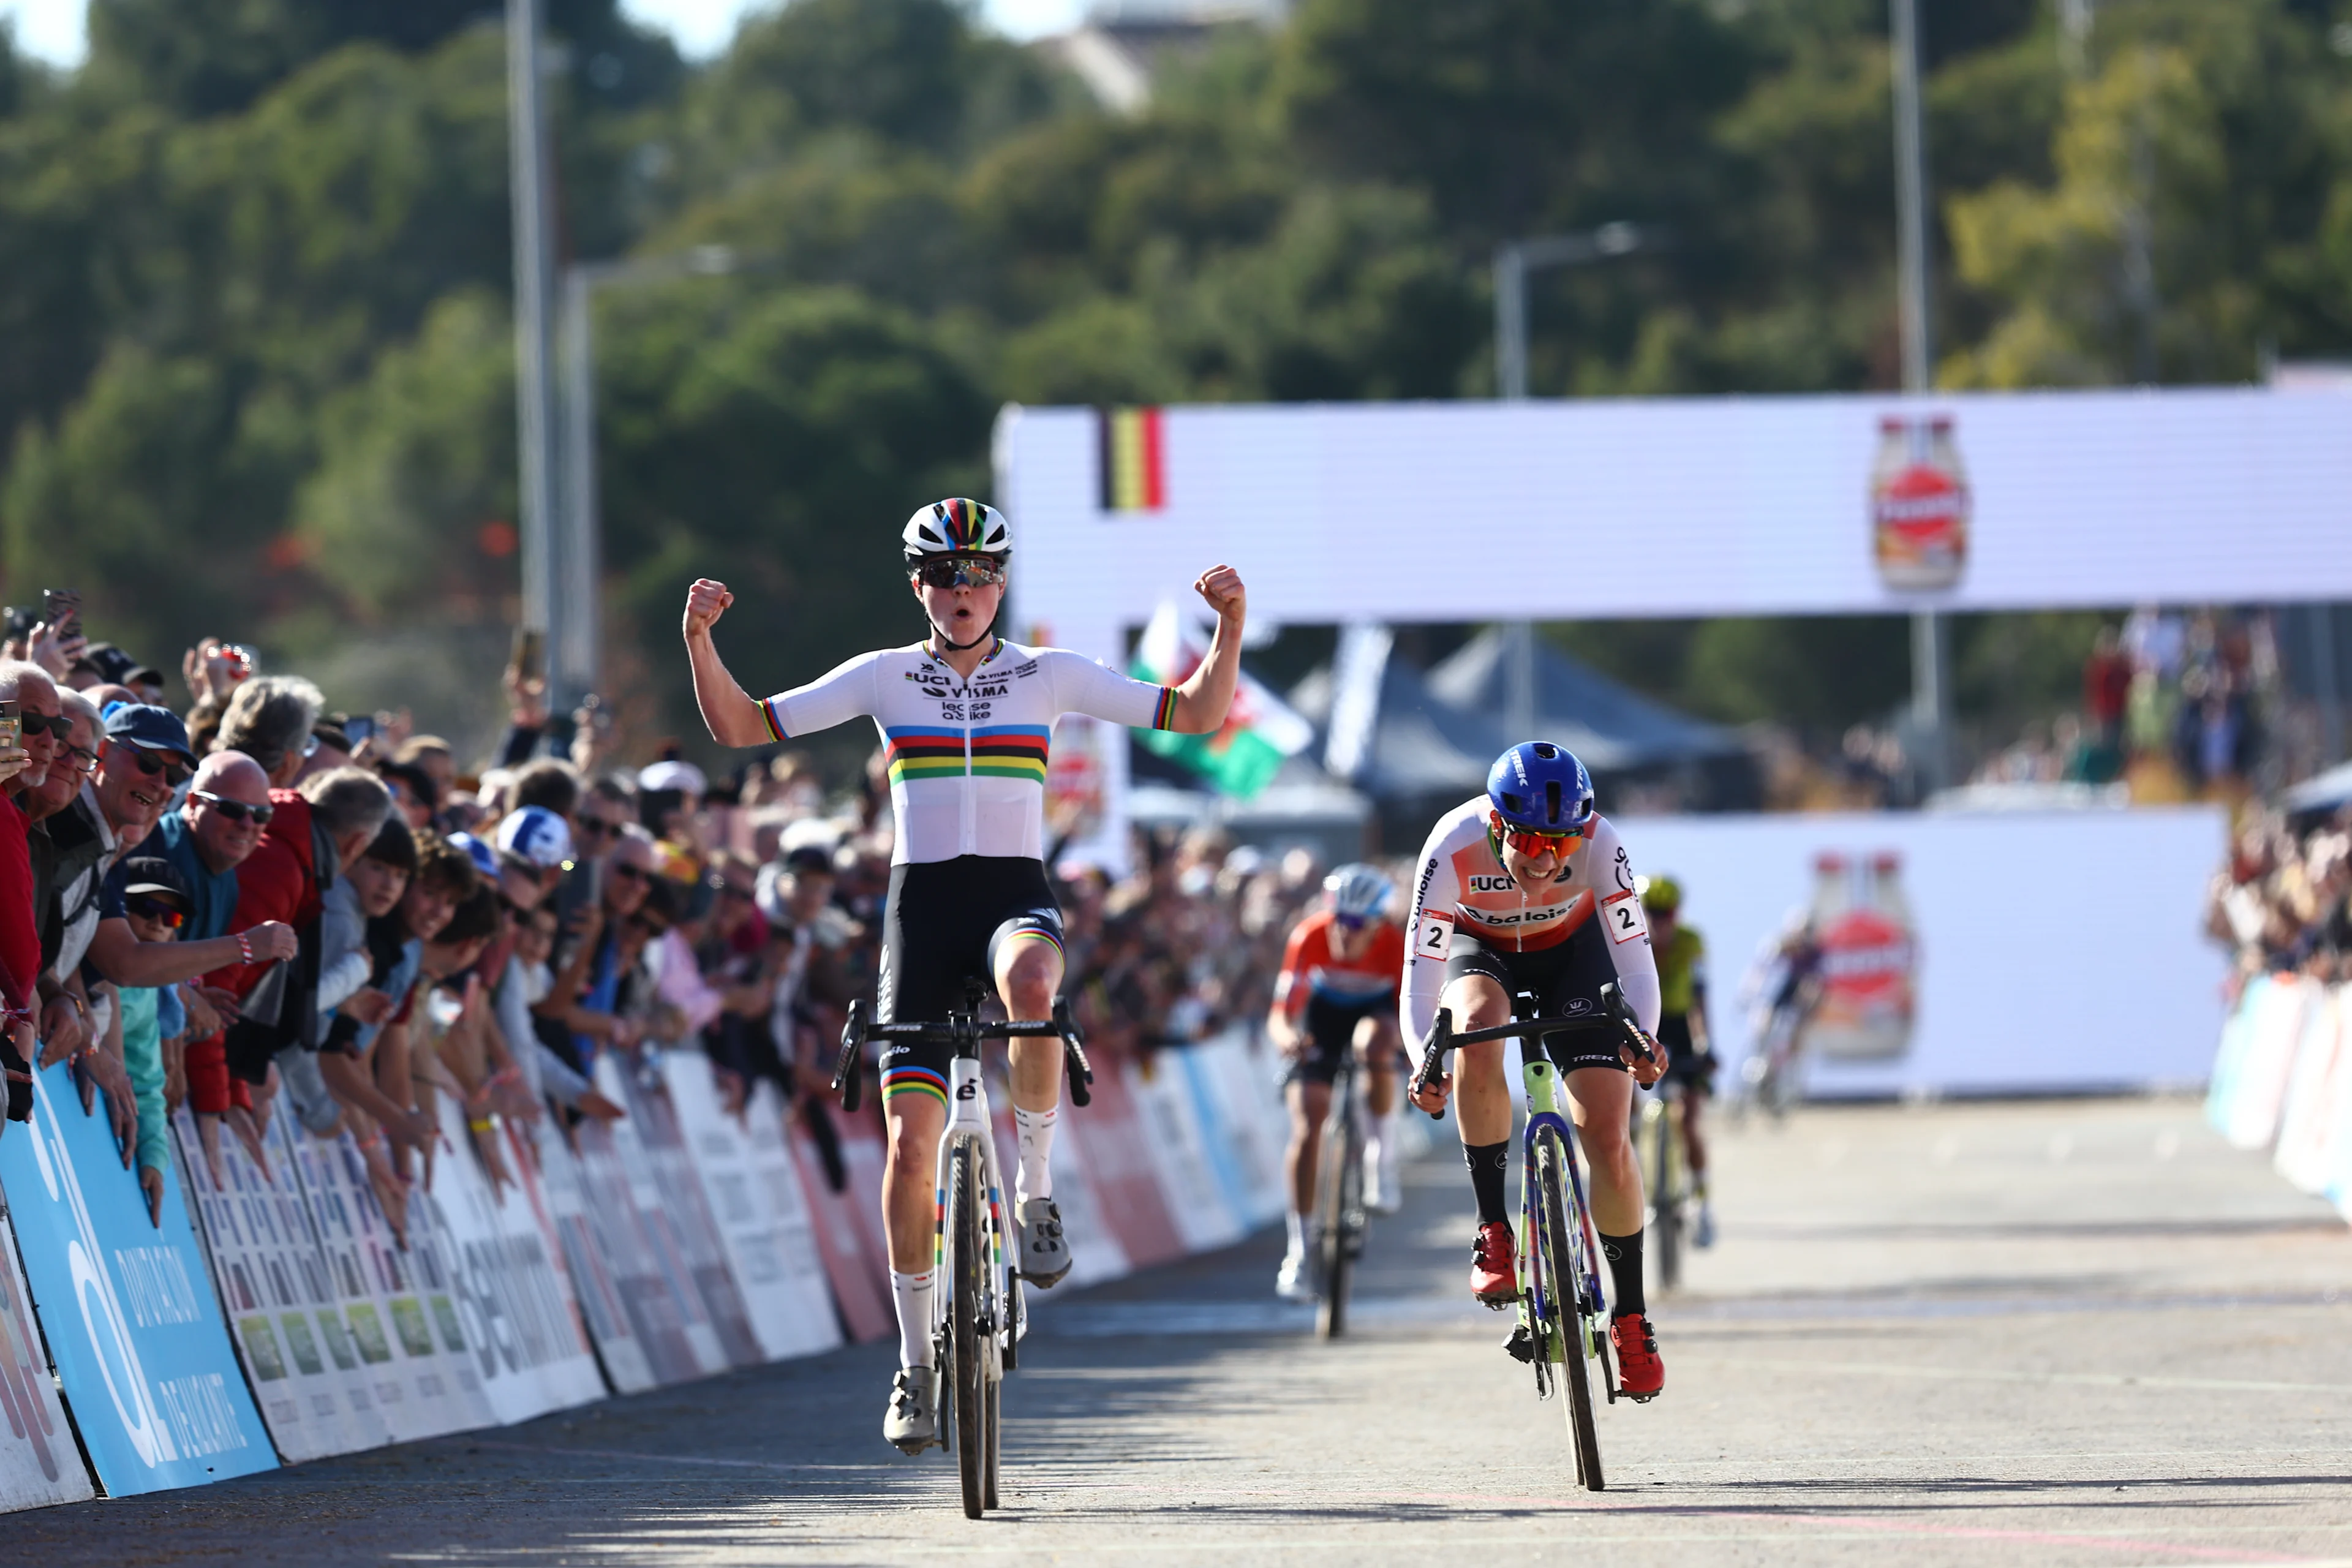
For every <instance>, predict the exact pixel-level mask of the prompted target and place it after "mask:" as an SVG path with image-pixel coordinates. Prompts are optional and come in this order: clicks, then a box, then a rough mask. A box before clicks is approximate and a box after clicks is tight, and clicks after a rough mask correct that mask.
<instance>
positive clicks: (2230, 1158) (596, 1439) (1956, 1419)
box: [0, 1100, 2352, 1568]
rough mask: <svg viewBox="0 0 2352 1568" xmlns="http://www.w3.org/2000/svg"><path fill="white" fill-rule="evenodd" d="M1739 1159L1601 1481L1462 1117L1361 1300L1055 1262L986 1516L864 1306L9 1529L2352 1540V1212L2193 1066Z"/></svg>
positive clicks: (787, 1552)
mask: <svg viewBox="0 0 2352 1568" xmlns="http://www.w3.org/2000/svg"><path fill="white" fill-rule="evenodd" d="M1408 1175H1409V1181H1408V1203H1407V1206H1406V1210H1405V1212H1404V1213H1403V1214H1402V1215H1397V1216H1394V1217H1392V1218H1389V1219H1385V1220H1383V1221H1381V1224H1380V1226H1379V1228H1378V1230H1377V1232H1376V1234H1375V1236H1374V1238H1373V1242H1372V1252H1371V1255H1370V1258H1369V1259H1368V1262H1367V1266H1366V1268H1365V1270H1364V1273H1363V1277H1362V1281H1361V1286H1360V1297H1359V1301H1360V1311H1359V1330H1360V1331H1359V1332H1357V1333H1356V1334H1355V1335H1354V1336H1352V1337H1351V1338H1350V1339H1349V1340H1347V1341H1345V1342H1338V1343H1323V1342H1317V1341H1315V1340H1313V1339H1311V1338H1310V1337H1308V1336H1307V1333H1306V1332H1305V1326H1306V1325H1305V1319H1304V1317H1303V1316H1302V1315H1301V1314H1300V1313H1299V1312H1298V1311H1297V1310H1295V1309H1290V1308H1287V1307H1285V1306H1283V1305H1282V1304H1281V1303H1277V1302H1275V1301H1273V1300H1271V1298H1270V1294H1269V1287H1270V1285H1271V1282H1272V1279H1273V1273H1274V1266H1275V1262H1276V1254H1277V1251H1278V1247H1279V1238H1278V1237H1277V1236H1262V1237H1255V1238H1253V1239H1252V1240H1250V1241H1248V1242H1246V1243H1244V1245H1242V1246H1240V1247H1234V1248H1233V1249H1231V1250H1228V1251H1225V1252H1223V1253H1218V1254H1215V1255H1212V1256H1208V1257H1203V1258H1195V1259H1192V1260H1190V1261H1188V1262H1185V1263H1182V1264H1180V1265H1176V1266H1172V1267H1170V1268H1162V1269H1159V1270H1155V1271H1153V1272H1151V1273H1150V1274H1148V1275H1145V1276H1141V1277H1138V1278H1133V1279H1126V1280H1122V1281H1119V1282H1118V1283H1117V1284H1114V1285H1109V1286H1106V1287H1102V1288H1098V1289H1094V1290H1091V1291H1087V1292H1072V1293H1064V1292H1055V1293H1053V1294H1052V1295H1049V1296H1047V1297H1045V1298H1044V1299H1043V1300H1042V1301H1041V1310H1039V1312H1038V1313H1037V1319H1036V1328H1035V1331H1034V1333H1033V1335H1032V1336H1031V1339H1030V1341H1029V1342H1028V1345H1027V1347H1026V1351H1025V1354H1024V1363H1023V1367H1022V1369H1021V1370H1020V1371H1019V1372H1017V1373H1014V1374H1013V1381H1012V1382H1011V1384H1008V1393H1007V1419H1006V1448H1007V1469H1006V1472H1005V1501H1006V1503H1007V1507H1006V1508H1005V1509H1004V1510H1003V1512H1002V1513H1001V1514H999V1515H996V1516H992V1518H990V1519H989V1520H988V1521H985V1522H981V1523H975V1522H972V1521H967V1520H965V1519H964V1518H963V1516H962V1514H961V1510H960V1509H959V1508H958V1506H957V1502H956V1495H955V1480H954V1471H953V1468H952V1463H951V1461H950V1460H947V1459H945V1458H942V1457H941V1456H940V1455H937V1454H933V1455H930V1456H927V1457H926V1458H923V1459H921V1460H908V1459H903V1458H899V1457H898V1455H897V1454H896V1453H895V1452H894V1451H893V1450H891V1449H889V1448H887V1447H885V1446H884V1445H883V1444H882V1442H881V1440H880V1437H879V1435H878V1428H879V1422H880V1417H881V1407H882V1402H883V1396H884V1394H885V1392H886V1390H887V1381H888V1373H889V1365H890V1355H889V1352H888V1351H887V1349H885V1348H884V1347H880V1346H871V1345H869V1346H861V1347H857V1348H855V1349H851V1350H847V1351H844V1352H838V1353H836V1354H834V1355H830V1356H825V1357H821V1358H816V1359H814V1360H809V1361H803V1362H797V1363H787V1364H784V1365H780V1366H775V1367H770V1368H766V1369H762V1370H760V1371H756V1372H750V1373H738V1374H735V1375H732V1376H728V1377H723V1378H717V1379H712V1380H710V1381H709V1382H705V1383H701V1384H693V1385H690V1386H687V1387H683V1388H677V1389H672V1390H668V1391H666V1392H662V1393H657V1394H647V1395H642V1396H639V1397H635V1398H631V1399H623V1400H614V1401H611V1402H608V1403H606V1404H604V1405H600V1406H596V1407H593V1408H591V1409H588V1410H583V1411H579V1412H574V1413H572V1414H569V1415H558V1416H551V1417H548V1418H545V1419H542V1420H540V1421H535V1422H531V1423H529V1424H526V1425H523V1426H514V1427H509V1428H506V1429H503V1430H500V1431H498V1432H495V1433H488V1434H477V1435H472V1436H460V1437H452V1438H446V1439H442V1440H438V1441H435V1442H429V1443H419V1444H413V1445H409V1446H407V1447H400V1448H394V1449H388V1450H383V1451H379V1452H375V1453H371V1454H364V1455H358V1456H354V1457H352V1458H344V1459H337V1460H331V1461H324V1462H320V1463H316V1464H310V1465H303V1466H299V1467H295V1468H289V1469H285V1470H281V1471H278V1472H276V1473H274V1474H271V1475H268V1476H263V1477H257V1478H253V1479H247V1480H242V1481H234V1482H228V1483H225V1484H222V1485H218V1486H213V1487H207V1488H203V1489H195V1490H191V1491H184V1492H174V1493H168V1494H163V1495H160V1496H154V1497H148V1498H132V1499H126V1500H116V1501H100V1502H96V1503H90V1504H83V1505H77V1506H74V1507H68V1508H59V1509H50V1510H42V1511H39V1512H35V1513H27V1514H20V1515H13V1516H9V1517H7V1518H5V1520H0V1562H7V1563H17V1562H22V1563H40V1564H43V1565H45V1568H68V1565H75V1564H84V1563H88V1564H100V1563H102V1564H106V1565H108V1568H120V1565H127V1564H144V1563H173V1564H180V1563H238V1564H246V1563H254V1564H276V1563H289V1564H293V1563H300V1564H305V1565H312V1564H322V1565H341V1564H352V1563H433V1564H438V1563H468V1564H470V1563H483V1564H522V1565H531V1568H537V1565H541V1564H554V1563H583V1564H608V1563H631V1564H634V1563H649V1564H662V1565H671V1564H678V1565H684V1564H719V1563H726V1564H737V1563H741V1564H751V1563H917V1562H923V1561H926V1560H938V1561H942V1562H946V1561H954V1562H974V1561H979V1562H985V1561H988V1560H992V1559H1004V1560H1012V1559H1019V1560H1021V1561H1023V1562H1037V1563H1053V1562H1071V1563H1079V1562H1085V1563H1100V1562H1118V1563H1127V1562H1139V1563H1191V1562H1209V1561H1213V1562H1216V1563H1282V1564H1289V1563H1306V1562H1335V1563H1336V1562H1345V1563H1391V1562H1394V1563H1414V1564H1424V1563H1429V1562H1431V1561H1432V1560H1433V1557H1435V1555H1436V1554H1438V1553H1451V1552H1463V1553H1472V1552H1475V1553H1485V1554H1508V1555H1509V1557H1511V1558H1512V1559H1514V1560H1533V1561H1538V1562H1555V1561H1557V1562H1571V1561H1572V1562H1576V1563H1602V1564H1619V1563H1625V1564H1651V1563H1657V1564H1667V1563H1673V1564H1685V1563H1702V1564H1713V1563H1725V1564H1733V1563H1737V1564H1743V1565H1744V1564H1775V1563H1792V1564H1794V1563H1803V1564H1811V1563H1887V1562H1901V1563H1905V1564H1906V1568H1926V1565H1930V1564H1945V1563H1953V1564H1977V1563H1987V1564H1990V1563H2001V1564H2008V1563H2051V1564H2073V1563H2085V1564H2089V1563H2097V1564H2137V1563H2146V1564H2165V1563H2184V1564H2185V1563H2200V1564H2214V1563H2224V1564H2226V1563H2347V1564H2352V1230H2347V1226H2346V1225H2345V1224H2344V1222H2343V1221H2342V1220H2341V1219H2340V1218H2338V1217H2336V1215H2334V1214H2333V1212H2332V1211H2330V1210H2329V1209H2328V1208H2327V1207H2326V1205H2322V1204H2319V1203H2316V1202H2314V1201H2312V1200H2309V1199H2305V1198H2304V1197H2301V1196H2299V1195H2298V1194H2294V1192H2292V1191H2291V1190H2290V1189H2288V1188H2287V1187H2286V1186H2285V1185H2284V1184H2283V1183H2281V1182H2280V1181H2279V1180H2278V1179H2277V1178H2276V1177H2275V1176H2274V1175H2273V1173H2272V1172H2271V1170H2270V1169H2269V1166H2268V1164H2267V1163H2266V1162H2265V1161H2264V1160H2263V1159H2262V1158H2261V1157H2260V1156H2256V1155H2249V1154H2244V1153H2241V1152H2235V1151H2231V1150H2230V1149H2227V1148H2225V1147H2224V1146H2222V1145H2221V1143H2220V1142H2219V1141H2218V1140H2217V1139H2215V1138H2214V1137H2213V1136H2212V1135H2211V1134H2210V1132H2208V1131H2206V1130H2205V1129H2204V1127H2203V1125H2202V1123H2201V1121H2200V1118H2199V1115H2198V1113H2197V1109H2196V1107H2195V1106H2194V1105H2193V1104H2191V1103H2189V1102H2187V1101H2182V1100H2106V1101H2076V1102H2058V1103H2027V1104H2002V1105H1967V1106H1962V1105H1946V1106H1927V1107H1906V1108H1897V1107H1876V1108H1856V1109H1820V1110H1804V1111H1800V1112H1798V1113H1797V1114H1795V1115H1793V1116H1792V1117H1791V1118H1790V1120H1789V1121H1787V1122H1786V1123H1785V1124H1780V1125H1770V1124H1764V1123H1759V1124H1756V1125H1752V1126H1748V1127H1746V1128H1726V1129H1724V1130H1723V1131H1721V1132H1720V1133H1719V1135H1718V1138H1717V1177H1716V1187H1717V1215H1718V1218H1719V1221H1720V1226H1721V1232H1722V1236H1721V1240H1720V1242H1719V1243H1718V1245H1717V1246H1716V1247H1714V1248H1712V1249H1711V1250H1709V1251H1707V1252H1705V1253H1701V1254H1696V1255H1695V1256H1694V1257H1693V1258H1692V1259H1691V1262H1690V1265H1689V1268H1688V1270H1687V1278H1686V1280H1685V1288H1684V1289H1682V1290H1680V1291H1678V1292H1677V1293H1675V1295H1673V1296H1671V1297H1664V1298H1660V1299H1658V1300H1655V1301H1654V1308H1655V1314H1654V1315H1655V1318H1656V1321H1657V1322H1658V1325H1659V1329H1660V1335H1661V1342H1662V1348H1663V1350H1664V1354H1665V1357H1666V1362H1667V1367H1668V1372H1667V1384H1666V1393H1665V1395H1664V1397H1663V1398H1661V1399H1659V1400H1658V1401H1656V1402H1655V1403H1654V1404H1652V1405H1646V1406H1640V1407H1636V1406H1633V1405H1617V1406H1615V1407H1613V1408H1605V1409H1604V1410H1603V1411H1602V1412H1601V1444H1602V1447H1603V1452H1604V1454H1605V1456H1606V1458H1607V1462H1608V1468H1609V1474H1610V1479H1611V1483H1612V1484H1611V1488H1610V1489H1609V1490H1608V1491H1606V1492H1604V1493H1601V1494H1598V1495H1593V1494H1588V1493H1584V1492H1581V1491H1580V1490H1579V1489H1577V1488H1576V1486H1575V1484H1574V1471H1573V1464H1572V1460H1571V1458H1570V1450H1569V1446H1568V1434H1567V1430H1566V1426H1565V1424H1564V1422H1563V1420H1562V1418H1561V1412H1560V1409H1559V1406H1558V1405H1546V1404H1540V1403H1538V1401H1537V1399H1536V1398H1535V1395H1534V1392H1533V1387H1532V1382H1531V1380H1530V1379H1529V1378H1528V1375H1527V1374H1526V1373H1525V1372H1524V1370H1523V1369H1522V1368H1520V1367H1519V1366H1518V1364H1517V1363H1514V1362H1512V1361H1510V1360H1509V1359H1508V1358H1507V1356H1505V1355H1504V1354H1503V1352H1501V1351H1500V1349H1499V1348H1498V1346H1499V1343H1500V1340H1501V1334H1502V1330H1503V1328H1504V1326H1505V1324H1504V1321H1503V1320H1502V1319H1501V1318H1499V1317H1497V1316H1496V1315H1493V1314H1490V1313H1487V1312H1485V1311H1483V1310H1479V1309H1477V1308H1475V1307H1474V1306H1472V1305H1471V1304H1470V1303H1469V1302H1468V1300H1467V1298H1466V1293H1465V1290H1464V1276H1465V1272H1466V1261H1467V1251H1466V1243H1467V1239H1468V1231H1469V1223H1468V1217H1467V1206H1468V1190H1467V1180H1466V1178H1465V1176H1464V1175H1463V1173H1462V1172H1461V1169H1460V1165H1459V1163H1458V1160H1456V1159H1455V1158H1454V1157H1452V1156H1451V1154H1450V1152H1448V1151H1444V1150H1439V1151H1435V1152H1433V1157H1431V1158H1429V1159H1426V1160H1424V1161H1422V1162H1420V1163H1416V1164H1414V1165H1413V1166H1412V1167H1411V1168H1410V1170H1409V1173H1408ZM1478 1560H1479V1561H1482V1562H1483V1561H1486V1560H1488V1559H1487V1558H1486V1557H1481V1558H1480V1559H1478Z"/></svg>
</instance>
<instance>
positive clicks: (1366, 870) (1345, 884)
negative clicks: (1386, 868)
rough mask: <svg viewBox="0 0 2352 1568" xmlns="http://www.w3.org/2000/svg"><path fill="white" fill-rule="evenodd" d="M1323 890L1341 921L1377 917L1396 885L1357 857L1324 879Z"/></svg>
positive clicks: (1385, 905) (1384, 907)
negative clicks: (1349, 864) (1351, 862)
mask: <svg viewBox="0 0 2352 1568" xmlns="http://www.w3.org/2000/svg"><path fill="white" fill-rule="evenodd" d="M1323 890H1324V891H1325V892H1326V893H1328V894H1329V895H1330V896H1331V912H1332V913H1333V914H1335V915H1338V916H1339V918H1340V919H1341V920H1344V921H1369V920H1375V919H1378V918H1379V916H1380V912H1381V910H1383V909H1386V908H1387V907H1388V901H1389V895H1390V894H1391V893H1393V892H1395V891H1396V884H1395V883H1393V882H1391V881H1390V880H1389V879H1388V878H1387V877H1385V876H1383V875H1382V874H1381V869H1380V868H1379V867H1377V866H1367V865H1365V864H1364V863H1363V862H1362V861H1360V860H1359V861H1357V862H1356V863H1355V864H1354V865H1351V866H1342V867H1340V868H1339V869H1338V870H1336V871H1333V872H1332V873H1331V874H1330V875H1329V876H1328V877H1326V878H1324V879H1323Z"/></svg>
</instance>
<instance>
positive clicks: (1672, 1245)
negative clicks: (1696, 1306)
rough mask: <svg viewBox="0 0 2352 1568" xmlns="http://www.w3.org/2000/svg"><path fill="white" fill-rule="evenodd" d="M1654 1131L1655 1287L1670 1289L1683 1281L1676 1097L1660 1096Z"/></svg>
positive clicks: (1679, 1127)
mask: <svg viewBox="0 0 2352 1568" xmlns="http://www.w3.org/2000/svg"><path fill="white" fill-rule="evenodd" d="M1656 1131H1657V1139H1658V1146H1657V1149H1656V1151H1655V1157H1654V1160H1653V1161H1652V1163H1651V1167H1650V1168H1651V1173H1652V1174H1651V1180H1650V1205H1651V1207H1652V1208H1653V1209H1654V1210H1655V1211H1656V1215H1657V1217H1656V1219H1655V1220H1654V1221H1653V1222H1652V1223H1653V1225H1654V1227H1655V1235H1656V1237H1657V1248H1656V1253H1657V1259H1658V1289H1661V1290H1672V1289H1676V1288H1677V1287H1679V1286H1680V1285H1681V1284H1682V1282H1683V1191H1682V1186H1683V1162H1682V1148H1681V1143H1682V1102H1681V1101H1680V1100H1678V1099H1675V1098H1674V1097H1672V1096H1662V1097H1661V1098H1660V1099H1659V1100H1658V1117H1657V1122H1656Z"/></svg>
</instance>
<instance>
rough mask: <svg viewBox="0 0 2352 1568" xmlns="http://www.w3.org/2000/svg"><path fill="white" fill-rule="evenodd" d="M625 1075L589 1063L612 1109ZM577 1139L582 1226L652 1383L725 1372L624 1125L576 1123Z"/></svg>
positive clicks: (609, 1064)
mask: <svg viewBox="0 0 2352 1568" xmlns="http://www.w3.org/2000/svg"><path fill="white" fill-rule="evenodd" d="M625 1076H626V1075H625V1074H624V1073H623V1072H622V1070H621V1068H620V1066H619V1064H618V1063H616V1062H614V1060H613V1055H612V1053H611V1052H609V1051H606V1052H604V1053H601V1054H600V1055H599V1057H598V1058H597V1061H596V1074H595V1079H596V1087H597V1089H599V1090H600V1091H602V1092H603V1094H604V1097H605V1098H606V1099H608V1100H613V1101H614V1102H615V1103H617V1104H623V1105H625V1104H627V1102H628V1098H629V1091H628V1085H627V1083H626V1081H625ZM573 1134H574V1136H575V1137H576V1138H577V1140H578V1152H579V1155H580V1175H581V1184H582V1187H583V1192H584V1195H585V1197H586V1199H587V1204H588V1220H589V1224H590V1225H591V1226H593V1227H594V1228H595V1231H596V1235H597V1241H598V1245H599V1246H600V1247H602V1249H603V1250H604V1256H605V1257H606V1258H609V1259H611V1260H612V1262H613V1264H614V1279H615V1283H617V1284H618V1285H619V1287H620V1290H621V1299H622V1300H624V1301H625V1302H626V1303H627V1304H628V1309H629V1319H630V1323H631V1326H632V1327H633V1329H634V1330H635V1333H636V1337H637V1340H638V1342H640V1343H642V1344H643V1345H644V1346H645V1347H646V1361H647V1363H649V1364H650V1365H651V1366H652V1368H653V1372H654V1376H655V1377H656V1379H658V1380H659V1381H660V1382H663V1383H686V1382H689V1381H691V1380H693V1379H695V1378H698V1377H709V1375H710V1374H711V1373H715V1372H724V1371H725V1370H726V1369H727V1352H725V1351H724V1350H723V1349H721V1348H720V1346H719V1331H718V1330H717V1329H716V1328H715V1327H713V1326H712V1324H711V1321H710V1310H709V1307H707V1306H706V1305H705V1304H704V1302H703V1300H702V1292H701V1291H700V1290H698V1289H696V1288H695V1283H694V1277H693V1275H692V1274H691V1273H690V1272H689V1271H688V1268H687V1266H686V1257H685V1254H684V1253H683V1252H681V1251H680V1250H679V1248H678V1245H677V1237H674V1236H673V1235H671V1233H670V1229H669V1219H668V1216H667V1215H666V1214H665V1213H664V1212H663V1208H662V1194H661V1192H660V1189H659V1188H658V1187H657V1186H656V1184H655V1183H654V1179H653V1172H652V1169H651V1167H650V1166H648V1165H647V1163H646V1160H645V1156H644V1151H643V1149H642V1148H641V1147H640V1146H639V1144H638V1142H637V1137H636V1130H635V1128H634V1127H632V1126H631V1125H630V1119H629V1118H627V1117H624V1118H623V1119H622V1120H621V1121H615V1122H613V1123H612V1124H610V1125H609V1126H607V1125H605V1124H604V1123H601V1122H595V1121H583V1122H582V1123H581V1124H580V1125H579V1126H578V1127H577V1128H575V1129H573Z"/></svg>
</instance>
